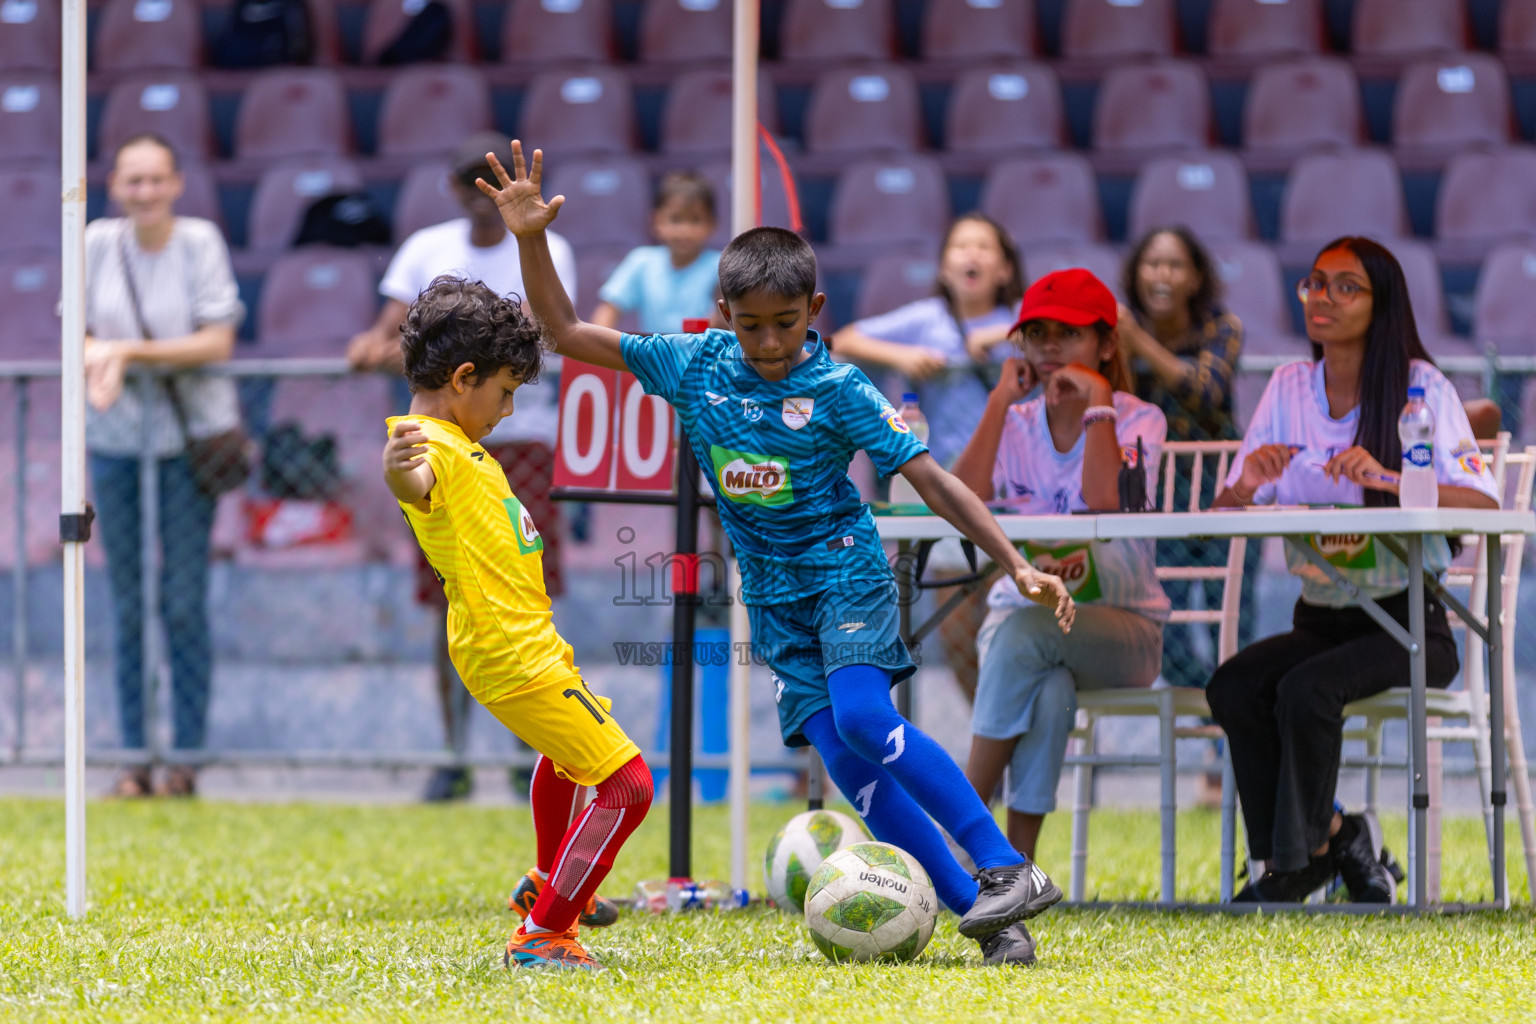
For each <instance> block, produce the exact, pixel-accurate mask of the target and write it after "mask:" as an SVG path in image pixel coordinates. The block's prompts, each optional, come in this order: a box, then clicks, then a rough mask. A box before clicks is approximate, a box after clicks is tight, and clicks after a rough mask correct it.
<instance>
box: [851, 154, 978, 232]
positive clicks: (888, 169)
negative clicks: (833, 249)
mask: <svg viewBox="0 0 1536 1024" xmlns="http://www.w3.org/2000/svg"><path fill="white" fill-rule="evenodd" d="M948 226H949V187H948V185H947V184H946V182H945V180H944V169H943V168H942V167H940V166H939V162H938V161H937V160H935V159H934V158H933V157H927V156H893V157H890V158H886V159H879V160H861V161H859V162H858V163H855V164H853V165H852V166H850V167H849V168H848V169H847V170H845V171H843V173H842V174H841V175H839V176H838V179H837V190H836V192H835V193H834V194H833V196H832V208H831V211H830V213H829V214H828V218H827V237H828V239H829V240H830V241H831V242H832V244H833V245H840V246H852V245H865V246H878V247H879V248H880V249H881V250H882V251H889V249H890V248H892V247H897V246H909V247H916V248H917V249H918V251H920V252H924V253H927V252H933V251H937V249H938V247H939V244H940V242H941V241H942V239H943V237H944V231H945V229H946V228H947V227H948Z"/></svg>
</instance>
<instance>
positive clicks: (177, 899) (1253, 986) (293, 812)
mask: <svg viewBox="0 0 1536 1024" xmlns="http://www.w3.org/2000/svg"><path fill="white" fill-rule="evenodd" d="M793 810H794V808H791V807H787V806H760V807H756V808H754V810H753V828H754V838H755V845H757V846H759V847H761V846H763V845H765V844H766V841H767V838H768V835H769V833H770V831H771V830H772V829H773V828H774V827H775V826H776V825H777V824H778V823H779V822H781V821H783V820H784V819H785V818H787V817H788V816H789V815H790V814H791V813H792V812H793ZM666 821H667V814H666V807H665V806H664V805H662V806H658V807H657V808H656V809H655V811H654V812H653V813H652V815H651V817H650V818H649V819H648V820H647V821H646V823H645V825H644V826H643V828H642V830H641V831H640V832H639V833H637V835H636V837H635V839H634V840H633V841H632V842H631V844H630V846H629V847H627V848H626V849H625V851H624V854H623V855H622V856H621V858H620V861H619V865H618V867H617V869H616V870H615V872H614V874H613V875H612V876H611V877H610V880H609V882H608V884H607V885H606V886H605V887H604V890H605V892H609V893H614V894H624V893H627V892H628V891H629V889H630V887H631V886H632V885H633V884H634V882H635V881H636V880H637V879H640V878H644V877H658V876H661V875H664V874H665V866H666ZM697 824H698V828H697V845H696V863H697V871H696V873H698V874H711V873H712V874H720V873H723V872H724V871H725V866H726V857H727V849H728V842H729V840H728V830H727V825H726V818H725V814H724V811H723V810H721V809H718V808H709V809H704V810H701V811H700V812H699V813H698V818H697ZM1066 824H1067V823H1066V820H1065V818H1064V817H1058V818H1055V819H1053V820H1052V821H1051V822H1050V823H1049V824H1048V825H1047V832H1046V840H1047V842H1046V846H1045V849H1044V850H1043V851H1042V855H1041V861H1042V863H1043V864H1044V865H1045V867H1046V868H1047V869H1048V870H1054V871H1055V872H1056V874H1057V875H1058V877H1059V878H1060V880H1061V881H1062V882H1063V884H1065V881H1066V875H1067V865H1066V834H1065V833H1066ZM1394 824H1395V828H1392V827H1389V830H1388V842H1389V843H1390V844H1393V845H1395V846H1396V847H1397V848H1398V849H1399V850H1401V847H1402V830H1403V827H1402V822H1401V820H1399V821H1397V822H1395V823H1394ZM1156 827H1157V820H1156V815H1155V814H1153V813H1150V812H1145V813H1143V812H1132V813H1124V812H1104V813H1102V814H1099V815H1096V817H1095V820H1094V843H1093V860H1092V866H1091V869H1090V871H1091V878H1090V889H1091V890H1092V891H1094V892H1096V893H1098V894H1099V895H1101V896H1104V897H1136V898H1144V897H1147V896H1149V895H1150V894H1151V893H1152V891H1153V889H1154V887H1155V885H1156V877H1157V866H1156V850H1157V835H1156ZM1216 837H1217V821H1216V818H1215V816H1214V815H1213V814H1208V813H1202V812H1191V813H1189V814H1187V815H1186V816H1185V817H1184V818H1183V819H1182V820H1181V828H1180V842H1181V850H1182V852H1183V854H1184V856H1183V858H1182V860H1181V863H1180V895H1181V896H1186V897H1191V898H1193V897H1202V898H1203V897H1206V896H1208V895H1212V894H1214V893H1215V889H1216V856H1215V853H1214V851H1215V850H1216ZM1511 838H1512V845H1511V852H1512V854H1515V855H1514V856H1512V857H1511V876H1512V877H1511V879H1510V881H1511V886H1512V890H1513V891H1514V892H1515V893H1516V894H1517V896H1518V897H1519V898H1520V900H1521V903H1522V907H1521V909H1519V910H1517V911H1515V912H1513V913H1511V914H1508V915H1497V914H1475V915H1466V916H1457V917H1426V918H1416V919H1401V918H1358V917H1304V916H1300V915H1280V916H1274V915H1268V916H1264V917H1247V918H1232V917H1224V916H1205V915H1198V914H1155V913H1142V912H1097V911H1082V910H1070V909H1063V908H1057V909H1056V910H1053V911H1052V912H1051V913H1049V914H1047V915H1046V916H1044V917H1042V918H1040V919H1039V920H1038V921H1037V922H1035V924H1036V927H1034V928H1033V930H1034V932H1035V934H1036V936H1037V938H1038V940H1039V943H1040V951H1041V962H1040V964H1039V965H1038V966H1037V967H1035V968H1033V969H1028V970H1016V969H1013V970H1009V969H984V968H982V967H981V966H980V965H979V957H978V953H977V947H976V945H975V943H973V942H970V941H967V940H965V939H962V938H961V937H960V936H959V935H958V934H957V933H956V932H955V927H954V918H952V917H946V918H943V919H941V921H940V925H939V930H938V932H937V933H936V934H935V937H934V940H933V943H932V944H931V945H930V946H929V948H928V951H927V952H926V953H925V954H924V955H923V956H922V957H921V958H920V959H919V960H918V961H917V962H916V963H913V964H906V965H899V966H886V965H865V966H857V967H848V966H842V967H838V966H833V965H831V964H829V963H827V962H826V961H824V960H823V959H822V957H821V956H820V954H818V953H817V952H816V951H815V949H814V947H812V945H811V943H810V941H809V939H808V937H807V935H806V932H805V930H804V928H803V927H802V926H801V925H800V924H799V922H797V921H795V920H793V919H791V918H789V917H787V916H785V915H782V914H780V913H778V912H776V911H773V910H767V909H764V910H751V911H746V912H742V913H737V914H721V915H715V914H708V915H697V916H687V917H681V918H675V917H658V918H651V917H641V916H636V915H628V916H626V917H625V918H624V919H623V920H621V921H620V923H619V924H618V925H616V926H615V927H614V928H612V929H609V930H608V931H606V932H601V933H593V934H591V936H590V940H591V946H592V948H593V950H594V952H596V953H597V954H598V955H599V956H600V957H601V958H602V959H603V960H604V961H605V962H606V963H607V964H608V965H609V967H610V970H608V971H607V972H605V973H603V974H601V975H598V976H576V977H573V976H569V975H561V976H549V975H530V974H527V973H510V974H509V973H508V972H506V971H504V970H503V969H502V966H501V947H502V944H503V943H504V942H505V939H506V935H507V933H508V931H509V930H510V928H511V925H512V922H513V918H512V917H511V915H510V914H509V913H508V912H507V911H506V910H505V909H504V906H505V905H504V903H503V902H502V901H503V899H504V897H505V893H506V892H507V891H508V889H509V888H510V887H511V885H512V884H513V882H514V880H515V878H516V876H517V875H518V874H520V873H521V872H522V871H523V870H524V869H525V867H526V865H527V863H528V861H529V858H530V857H531V855H532V835H531V831H530V828H529V820H528V814H527V812H526V810H522V809H513V810H507V809H494V808H479V807H450V808H425V807H336V806H303V805H287V806H252V805H245V804H242V805H236V804H217V803H164V802H156V803H143V804H128V803H111V804H94V805H92V806H91V808H90V859H91V890H90V893H91V905H90V913H89V914H88V916H87V917H86V918H85V919H84V920H83V921H80V922H73V921H70V920H68V919H67V918H66V917H65V916H64V913H63V907H62V883H63V809H62V806H61V805H60V804H58V803H54V802H45V801H26V800H3V801H0V881H3V888H0V1020H6V1021H10V1020H16V1021H49V1022H52V1021H74V1020H93V1021H94V1020H111V1021H116V1020H124V1021H128V1020H132V1021H157V1022H159V1021H193V1020H196V1021H204V1020H214V1021H218V1020H272V1021H290V1020H301V1021H376V1020H385V1021H391V1020H431V1021H460V1020H464V1021H508V1020H541V1021H542V1020H554V1021H568V1022H577V1021H588V1020H648V1021H672V1020H684V1019H687V1020H722V1021H724V1020H729V1021H738V1020H740V1021H746V1020H771V1021H815V1020H827V1021H846V1022H849V1024H864V1022H866V1021H868V1022H874V1021H900V1022H903V1024H909V1022H914V1021H920V1020H968V1019H995V1020H1010V1021H1019V1022H1024V1021H1042V1022H1050V1024H1060V1022H1069V1021H1090V1020H1091V1021H1114V1022H1116V1024H1129V1022H1134V1021H1163V1020H1174V1019H1187V1020H1200V1021H1213V1020H1216V1021H1250V1020H1276V1021H1364V1020H1371V1021H1399V1020H1402V1021H1407V1020H1416V1021H1436V1022H1451V1021H1463V1020H1465V1021H1474V1020H1475V1021H1478V1022H1488V1021H1502V1020H1511V1021H1513V1020H1530V1019H1531V1018H1532V1016H1533V1015H1536V980H1533V977H1536V969H1533V967H1532V964H1533V963H1536V927H1533V925H1536V916H1533V914H1532V912H1531V910H1530V909H1529V907H1528V906H1525V905H1524V900H1525V895H1524V894H1525V880H1524V874H1523V872H1519V871H1518V870H1517V868H1518V863H1519V861H1520V858H1519V856H1518V839H1517V838H1515V837H1514V836H1512V837H1511ZM1445 849H1446V860H1447V863H1446V884H1445V890H1446V896H1447V898H1449V899H1462V900H1481V899H1487V898H1488V896H1489V889H1488V883H1487V869H1486V862H1485V861H1484V859H1483V853H1482V849H1483V846H1482V840H1481V826H1480V824H1479V823H1478V822H1476V821H1471V820H1464V819H1458V820H1453V821H1449V822H1447V827H1446V835H1445ZM754 884H756V883H754Z"/></svg>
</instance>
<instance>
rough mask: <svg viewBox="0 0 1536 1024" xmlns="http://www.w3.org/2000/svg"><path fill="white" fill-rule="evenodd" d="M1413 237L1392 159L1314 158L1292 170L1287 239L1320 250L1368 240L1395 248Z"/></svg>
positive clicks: (1358, 154) (1364, 155) (1283, 218)
mask: <svg viewBox="0 0 1536 1024" xmlns="http://www.w3.org/2000/svg"><path fill="white" fill-rule="evenodd" d="M1408 233H1409V232H1408V213H1407V210H1406V208H1405V207H1404V205H1403V182H1402V178H1401V177H1400V176H1399V175H1398V172H1397V164H1396V163H1394V162H1393V160H1392V158H1391V157H1390V156H1388V155H1387V154H1386V153H1382V152H1379V151H1375V150H1352V151H1349V152H1343V153H1313V154H1311V155H1309V156H1304V157H1302V158H1301V159H1300V160H1298V161H1296V165H1295V166H1294V167H1292V168H1291V174H1290V177H1289V179H1288V180H1287V181H1286V185H1285V198H1284V200H1283V201H1282V203H1281V210H1280V237H1281V238H1282V239H1284V240H1286V241H1288V242H1298V243H1304V244H1306V245H1315V244H1320V243H1323V242H1327V241H1328V240H1330V239H1333V238H1337V237H1339V236H1340V235H1366V236H1368V237H1371V238H1375V239H1378V240H1380V241H1384V242H1387V243H1388V244H1390V240H1391V239H1395V238H1404V237H1406V236H1407V235H1408ZM1307 258H1308V259H1309V260H1310V258H1311V256H1310V254H1309V255H1308V257H1307Z"/></svg>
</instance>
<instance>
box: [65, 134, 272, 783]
mask: <svg viewBox="0 0 1536 1024" xmlns="http://www.w3.org/2000/svg"><path fill="white" fill-rule="evenodd" d="M107 187H108V190H109V192H110V194H111V196H112V199H113V200H115V201H116V202H117V204H118V205H119V206H121V207H122V210H123V213H124V216H123V217H118V218H103V219H101V220H97V221H93V222H92V223H91V224H89V225H87V227H86V229H85V326H86V332H87V336H86V339H85V383H86V397H87V399H88V400H89V408H88V409H87V416H86V424H85V442H86V448H87V450H88V451H89V453H90V467H91V479H92V484H93V491H94V500H95V503H96V508H97V511H98V512H99V519H98V529H99V530H100V531H101V539H102V542H103V544H104V545H105V547H106V551H107V570H108V575H109V577H110V581H111V585H112V608H113V612H114V613H115V625H116V648H115V651H116V658H115V675H116V681H117V693H118V703H119V713H120V715H121V721H122V730H123V745H124V746H125V747H127V748H130V749H139V748H142V747H144V746H145V736H144V679H143V675H144V673H143V663H142V660H141V654H140V638H141V635H142V630H143V626H142V623H143V616H144V609H143V606H142V601H141V594H142V591H141V589H140V565H141V555H140V534H139V458H140V455H141V453H143V451H144V446H145V444H146V443H147V444H148V446H149V448H150V451H149V454H150V456H151V457H153V458H154V459H155V460H156V464H157V469H158V490H159V519H160V548H161V552H160V554H161V557H160V566H161V568H160V614H161V617H162V619H163V621H164V624H165V629H166V634H167V640H168V643H167V644H166V651H167V654H168V655H169V658H170V663H171V689H172V700H171V708H172V722H173V726H174V729H173V736H174V743H175V746H176V747H177V749H180V750H194V749H197V748H200V747H201V746H202V745H203V736H204V730H205V727H206V723H207V718H208V688H209V682H210V679H211V677H212V671H213V645H212V641H211V638H210V635H209V629H208V610H207V603H208V602H207V597H208V559H209V536H210V534H211V532H212V529H213V509H214V501H213V499H212V498H211V497H209V496H208V495H207V494H205V493H204V492H203V491H202V490H200V489H199V488H198V486H197V484H196V483H195V482H194V480H193V477H192V472H191V468H190V464H189V463H188V461H187V455H186V447H187V443H188V441H189V440H193V439H199V438H205V437H212V436H215V435H217V434H220V433H223V432H225V431H227V430H230V429H231V428H233V427H235V426H236V425H238V423H239V421H240V408H239V402H238V399H237V398H236V394H235V387H234V382H233V381H231V380H230V379H229V378H227V377H213V376H207V375H203V374H198V373H195V372H191V371H194V370H196V369H197V368H198V367H201V366H205V365H207V364H208V363H216V362H223V361H224V360H226V359H228V358H229V357H230V355H231V353H232V352H233V351H234V344H235V329H236V328H237V327H238V326H239V324H240V320H241V318H242V317H243V316H244V307H243V306H242V305H241V303H240V297H239V292H238V291H237V289H236V287H235V278H234V273H233V271H232V270H231V268H230V262H229V250H228V249H227V248H226V247H225V244H224V238H223V236H222V235H221V234H220V233H219V229H218V227H217V226H216V225H214V224H212V223H211V222H209V221H206V220H199V219H198V218H195V217H178V216H176V212H175V205H176V200H177V198H179V197H180V195H181V189H182V178H181V172H180V170H179V169H178V167H177V162H176V154H175V152H174V151H173V150H172V149H171V147H170V146H169V145H168V144H167V143H166V142H165V141H164V140H163V139H160V138H157V137H155V136H150V135H140V136H137V137H135V138H132V139H129V140H128V141H127V142H125V143H123V145H122V146H121V147H120V148H119V149H118V151H117V155H116V157H115V159H114V161H113V167H112V173H111V175H110V176H109V177H108V179H107ZM136 307H137V308H136ZM136 366H145V367H158V368H161V369H169V370H175V371H177V372H175V373H173V374H171V375H169V376H156V377H154V378H151V379H148V380H140V379H135V380H129V379H127V378H128V372H129V371H130V370H131V369H133V368H134V367H136ZM172 389H174V392H173V390H172ZM146 421H147V422H146ZM194 780H195V774H194V772H193V769H192V768H191V767H190V766H177V767H174V768H172V769H171V770H170V771H169V772H168V773H167V775H166V778H165V783H164V787H163V791H164V792H167V793H170V794H173V795H184V796H190V795H191V794H192V792H193V790H194V788H195V781H194ZM116 792H117V793H118V794H119V795H121V796H144V795H147V794H149V793H150V792H151V786H150V774H149V769H148V768H147V767H136V768H131V769H129V770H127V771H125V772H124V773H123V774H122V775H121V776H120V777H119V779H118V783H117V789H116Z"/></svg>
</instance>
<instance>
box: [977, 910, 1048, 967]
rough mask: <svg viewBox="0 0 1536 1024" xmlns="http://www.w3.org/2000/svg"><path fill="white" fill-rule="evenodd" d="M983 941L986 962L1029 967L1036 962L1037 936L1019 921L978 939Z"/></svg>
mask: <svg viewBox="0 0 1536 1024" xmlns="http://www.w3.org/2000/svg"><path fill="white" fill-rule="evenodd" d="M976 941H977V942H980V943H981V959H982V962H983V963H986V964H1016V965H1018V966H1019V967H1028V966H1029V965H1030V964H1032V963H1034V962H1035V938H1034V936H1032V935H1030V934H1029V929H1028V928H1025V927H1024V922H1022V921H1017V922H1015V923H1013V924H1011V925H1009V926H1008V927H1007V928H1004V929H1003V930H1002V931H1000V932H993V933H992V934H991V935H987V936H984V937H983V938H980V939H977V940H976Z"/></svg>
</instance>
